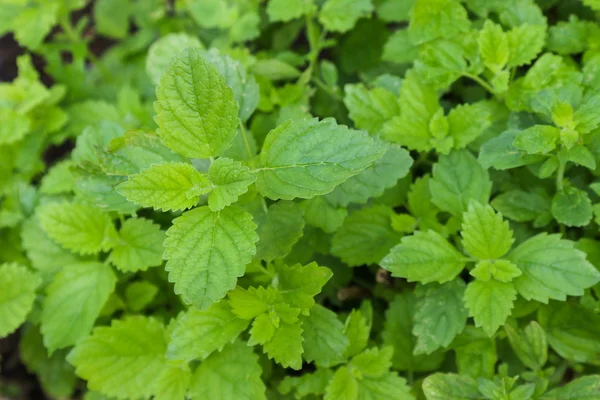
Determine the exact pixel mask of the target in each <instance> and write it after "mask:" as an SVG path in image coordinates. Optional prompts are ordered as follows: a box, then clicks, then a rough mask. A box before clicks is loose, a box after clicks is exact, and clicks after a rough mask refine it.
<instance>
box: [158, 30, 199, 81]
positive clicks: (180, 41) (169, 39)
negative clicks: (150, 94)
mask: <svg viewBox="0 0 600 400" xmlns="http://www.w3.org/2000/svg"><path fill="white" fill-rule="evenodd" d="M189 47H191V48H194V49H200V50H202V49H203V48H204V45H203V44H202V42H201V41H200V40H198V38H197V37H195V36H191V35H188V34H187V33H183V32H180V33H170V34H168V35H165V36H163V37H161V38H160V39H158V40H157V41H155V42H154V43H152V45H151V46H150V48H149V49H148V55H147V56H146V72H147V73H148V75H149V76H150V79H151V80H152V83H154V84H155V85H159V84H160V78H161V77H162V76H163V74H164V73H165V71H167V70H168V69H169V65H170V64H171V61H173V58H175V57H176V56H178V55H179V54H180V53H181V52H183V51H184V50H185V49H187V48H189Z"/></svg>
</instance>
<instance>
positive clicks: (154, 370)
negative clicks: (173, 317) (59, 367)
mask: <svg viewBox="0 0 600 400" xmlns="http://www.w3.org/2000/svg"><path fill="white" fill-rule="evenodd" d="M166 336H167V335H166V331H165V327H164V326H163V325H162V324H161V323H160V322H158V321H157V320H155V319H153V318H148V317H141V316H135V317H128V318H126V319H124V320H113V322H112V325H111V326H110V327H109V326H102V327H98V328H96V329H94V331H93V332H92V335H91V336H88V337H86V338H84V339H83V340H81V341H80V342H78V343H77V345H76V346H75V348H74V349H73V350H72V351H71V353H70V354H69V357H68V361H69V362H70V363H71V364H73V365H74V366H75V372H76V373H77V375H78V376H79V377H80V378H82V379H85V380H86V381H87V386H88V388H89V389H90V390H97V391H99V392H102V393H103V394H105V395H107V396H110V397H117V398H140V397H150V396H151V395H152V394H153V393H154V389H155V387H156V378H157V377H158V376H159V375H160V373H161V372H162V370H163V368H164V365H165V351H166V350H167V338H166Z"/></svg>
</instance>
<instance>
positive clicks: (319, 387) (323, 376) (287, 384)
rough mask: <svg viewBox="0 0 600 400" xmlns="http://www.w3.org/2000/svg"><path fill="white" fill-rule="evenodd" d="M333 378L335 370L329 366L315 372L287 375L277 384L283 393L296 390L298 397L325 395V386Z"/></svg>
mask: <svg viewBox="0 0 600 400" xmlns="http://www.w3.org/2000/svg"><path fill="white" fill-rule="evenodd" d="M331 378H333V371H332V370H330V369H329V368H325V369H317V370H316V371H315V372H313V373H305V374H302V375H300V376H289V375H287V376H285V377H284V378H283V380H282V381H281V383H280V384H279V385H278V386H277V390H279V393H281V394H290V393H291V392H292V391H294V392H295V397H296V398H303V397H305V396H309V395H311V394H313V395H317V396H323V395H324V394H325V388H326V387H327V384H328V383H329V381H330V380H331Z"/></svg>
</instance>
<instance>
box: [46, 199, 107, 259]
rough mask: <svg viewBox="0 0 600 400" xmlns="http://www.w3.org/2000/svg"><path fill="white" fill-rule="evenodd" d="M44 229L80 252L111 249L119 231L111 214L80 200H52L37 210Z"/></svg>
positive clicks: (63, 244) (62, 243)
mask: <svg viewBox="0 0 600 400" xmlns="http://www.w3.org/2000/svg"><path fill="white" fill-rule="evenodd" d="M38 217H39V220H40V225H41V227H42V229H43V230H44V231H45V232H46V233H47V234H48V236H50V238H52V239H53V240H55V241H56V242H57V243H58V244H60V245H61V246H63V247H64V248H66V249H69V250H71V251H74V252H76V253H79V254H95V253H99V252H101V251H108V250H110V249H111V248H112V246H113V244H114V240H115V238H116V236H117V232H116V230H115V228H114V226H113V224H112V221H111V220H110V217H109V216H108V214H106V213H105V212H104V211H102V210H101V209H99V208H97V207H94V206H90V205H86V204H77V203H64V202H60V203H51V204H48V205H45V206H43V207H42V208H40V209H38Z"/></svg>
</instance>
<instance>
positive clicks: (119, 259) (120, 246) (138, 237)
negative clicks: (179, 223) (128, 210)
mask: <svg viewBox="0 0 600 400" xmlns="http://www.w3.org/2000/svg"><path fill="white" fill-rule="evenodd" d="M164 239H165V233H164V232H163V231H162V230H161V229H160V226H159V225H157V224H154V223H152V221H150V220H148V219H145V218H130V219H128V220H127V221H125V223H123V225H121V229H120V230H119V240H118V241H117V242H116V243H115V245H114V246H113V249H112V251H111V253H110V256H109V257H108V260H109V261H110V262H111V263H113V264H114V265H115V266H116V267H117V268H118V269H120V270H121V271H124V272H134V271H145V270H146V269H148V267H155V266H157V265H160V264H162V243H163V241H164Z"/></svg>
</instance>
